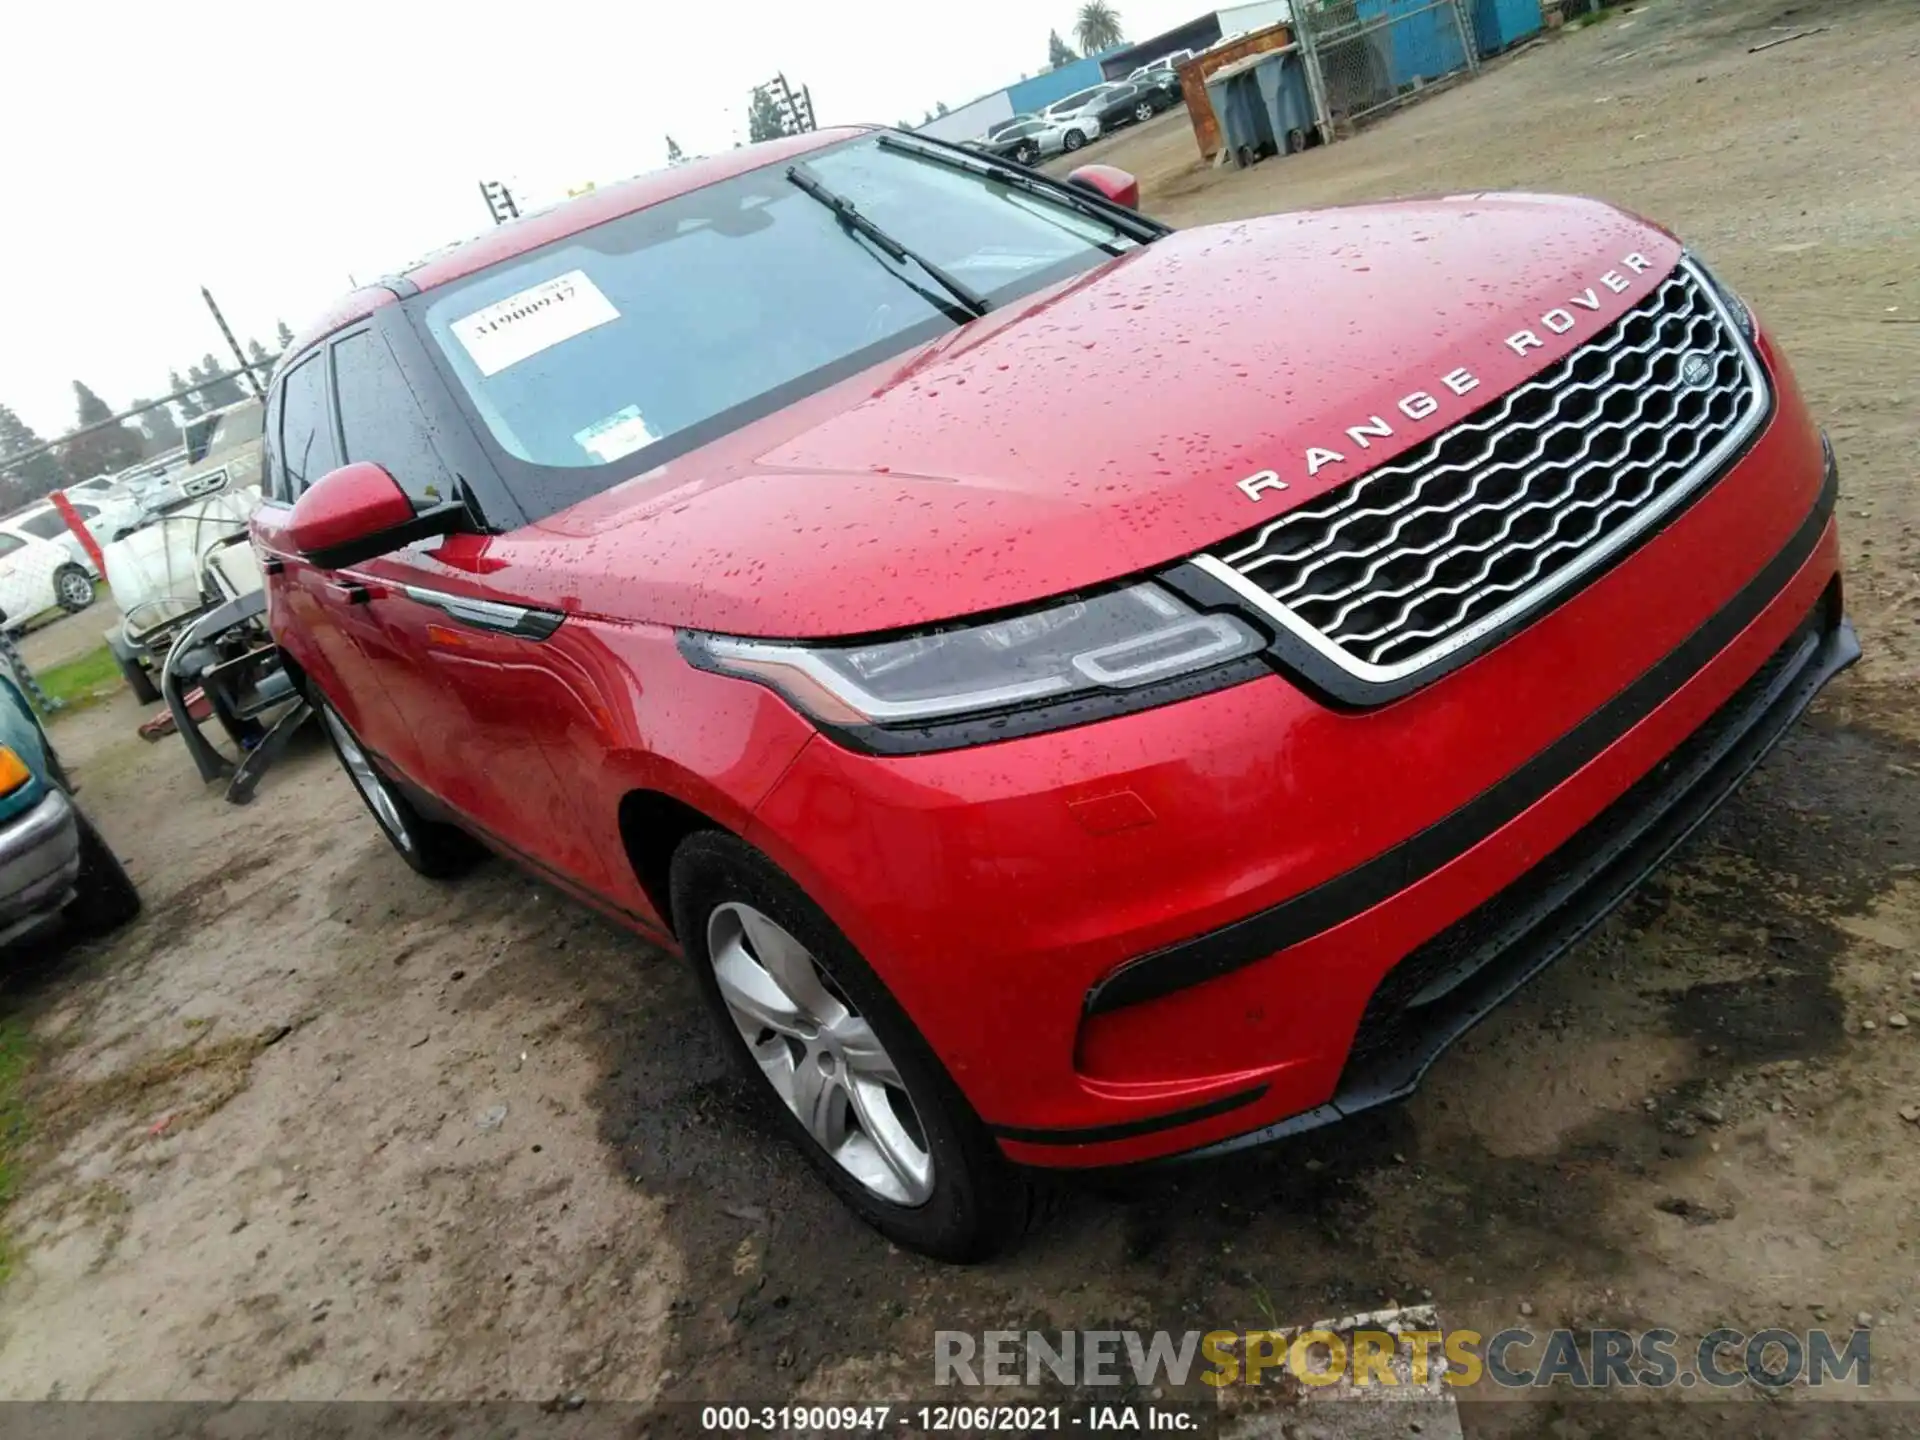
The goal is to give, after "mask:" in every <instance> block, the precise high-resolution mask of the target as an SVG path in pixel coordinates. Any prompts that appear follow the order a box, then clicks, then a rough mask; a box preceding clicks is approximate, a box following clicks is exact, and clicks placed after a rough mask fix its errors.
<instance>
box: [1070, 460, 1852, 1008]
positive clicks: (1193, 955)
mask: <svg viewBox="0 0 1920 1440" xmlns="http://www.w3.org/2000/svg"><path fill="white" fill-rule="evenodd" d="M1838 492H1839V475H1838V472H1837V470H1836V469H1835V467H1834V465H1833V463H1832V457H1831V452H1829V456H1828V464H1827V470H1826V476H1825V479H1824V480H1823V482H1822V484H1821V486H1820V494H1819V498H1818V499H1817V500H1816V501H1815V502H1814V505H1813V509H1812V510H1810V511H1809V512H1808V513H1807V517H1806V519H1805V520H1803V521H1802V522H1801V524H1800V528H1799V529H1798V530H1796V531H1795V532H1794V535H1793V538H1792V539H1791V540H1789V541H1788V542H1787V544H1786V546H1785V548H1783V549H1782V550H1781V551H1780V552H1779V553H1778V554H1777V555H1775V556H1774V557H1773V559H1771V560H1770V561H1768V562H1767V564H1766V565H1765V567H1764V568H1762V569H1761V571H1760V573H1759V574H1758V575H1756V576H1754V577H1753V579H1752V580H1750V581H1748V582H1747V584H1746V586H1745V587H1744V588H1743V589H1742V590H1741V591H1740V593H1739V594H1737V595H1735V596H1734V597H1733V599H1732V600H1730V601H1729V602H1728V603H1727V604H1726V605H1725V606H1723V607H1722V608H1721V609H1720V610H1719V611H1718V612H1717V613H1716V614H1714V615H1713V616H1712V617H1711V618H1709V619H1708V620H1707V621H1706V623H1705V624H1703V625H1701V626H1700V628H1699V629H1697V630H1695V631H1694V632H1693V634H1691V635H1689V636H1688V637H1687V638H1686V639H1685V640H1684V641H1682V642H1681V644H1680V645H1679V646H1678V647H1677V648H1675V649H1674V650H1672V651H1670V652H1668V654H1667V655H1666V656H1665V657H1663V658H1662V659H1661V660H1660V661H1659V662H1658V663H1657V664H1655V665H1654V666H1653V668H1652V669H1650V670H1648V671H1647V672H1646V673H1645V674H1643V675H1641V676H1640V677H1639V679H1637V680H1635V681H1634V682H1633V683H1632V684H1630V685H1628V686H1627V687H1626V688H1625V689H1624V690H1622V691H1620V693H1619V694H1617V695H1615V696H1614V697H1613V698H1612V699H1611V700H1609V701H1608V702H1607V703H1606V704H1604V705H1602V706H1601V707H1600V708H1599V709H1598V710H1596V711H1594V712H1593V714H1591V715H1589V716H1588V717H1587V718H1586V719H1585V720H1583V721H1581V722H1580V723H1579V724H1578V725H1576V726H1575V727H1574V728H1573V729H1571V730H1569V731H1568V732H1567V733H1566V734H1565V735H1563V736H1561V737H1560V738H1559V739H1558V740H1556V741H1554V742H1553V743H1552V744H1551V745H1549V746H1548V747H1547V748H1546V749H1545V750H1542V751H1541V752H1540V753H1539V754H1537V755H1535V756H1534V757H1533V758H1532V759H1531V760H1529V761H1527V762H1526V763H1525V764H1524V765H1522V766H1521V767H1520V768H1519V769H1517V770H1515V771H1514V772H1513V773H1512V774H1511V775H1509V776H1507V777H1506V778H1505V779H1504V780H1501V781H1500V782H1498V783H1497V784H1495V785H1492V786H1490V787H1489V788H1487V789H1486V790H1483V791H1481V792H1480V794H1478V795H1476V796H1474V798H1473V799H1471V800H1469V801H1467V802H1466V804H1464V805H1462V806H1460V808H1459V809H1457V810H1455V811H1454V812H1453V813H1452V814H1450V815H1446V816H1443V817H1442V818H1441V819H1439V820H1436V821H1435V822H1434V823H1433V824H1431V825H1429V826H1428V827H1427V828H1426V829H1425V830H1422V831H1420V832H1419V833H1418V834H1416V835H1412V836H1409V837H1408V838H1407V839H1405V840H1403V841H1401V842H1400V843H1399V844H1397V845H1394V846H1393V847H1391V848H1390V849H1387V850H1384V851H1382V852H1381V853H1380V854H1379V855H1376V856H1375V857H1374V858H1373V859H1371V860H1368V861H1366V862H1364V863H1363V864H1360V865H1356V866H1355V867H1354V868H1353V869H1351V870H1348V871H1346V872H1345V873H1343V874H1340V875H1336V876H1334V877H1333V878H1332V879H1330V880H1326V881H1323V882H1322V883H1321V884H1319V885H1316V886H1314V887H1313V888H1312V889H1311V890H1308V891H1305V892H1304V893H1302V894H1299V895H1296V896H1294V897H1293V898H1292V899H1290V900H1284V901H1282V902H1281V903H1280V904H1278V905H1275V906H1273V907H1272V908H1271V909H1268V910H1263V911H1261V912H1260V913H1259V914H1257V915H1250V916H1248V917H1247V918H1246V919H1244V920H1237V921H1235V922H1233V923H1232V924H1230V925H1225V926H1222V927H1221V928H1220V929H1218V930H1214V931H1212V932H1210V933H1208V934H1205V935H1198V936H1195V937H1194V938H1193V939H1191V940H1185V941H1182V942H1181V943H1179V944H1177V945H1170V946H1168V947H1167V948H1166V949H1164V950H1158V951H1155V952H1154V953H1152V954H1150V955H1143V956H1141V957H1140V958H1139V959H1137V960H1133V961H1130V962H1128V963H1127V964H1126V965H1124V966H1122V967H1121V968H1120V969H1118V970H1116V971H1115V972H1114V973H1113V974H1111V975H1109V976H1108V977H1107V978H1106V979H1105V980H1103V981H1101V982H1100V983H1099V984H1098V985H1096V986H1095V987H1094V988H1093V989H1092V990H1091V991H1090V992H1088V995H1087V999H1086V1010H1087V1013H1088V1014H1099V1013H1101V1012H1103V1011H1108V1010H1117V1009H1119V1008H1121V1007H1122V1006H1125V1005H1137V1004H1140V1003H1141V1002H1142V1001H1146V1000H1155V999H1158V998H1160V997H1161V996H1163V995H1170V994H1172V993H1173V992H1174V991H1176V990H1182V989H1185V988H1187V987H1188V986H1190V985H1198V984H1200V983H1201V982H1202V981H1206V980H1212V979H1215V978H1217V977H1219V976H1221V975H1226V974H1229V973H1231V972H1232V971H1235V970H1238V969H1240V968H1241V967H1242V966H1246V965H1251V964H1253V963H1254V962H1255V961H1258V960H1262V959H1265V958H1266V957H1267V956H1269V955H1272V954H1274V953H1275V952H1276V951H1280V950H1284V949H1286V948H1287V947H1288V946H1290V945H1297V944H1299V943H1300V942H1301V941H1302V940H1305V939H1307V938H1309V937H1310V936H1313V935H1317V934H1319V933H1320V932H1321V931H1323V930H1331V929H1332V928H1333V927H1334V926H1336V925H1340V924H1343V923H1344V922H1346V921H1348V920H1351V919H1352V918H1353V917H1354V916H1356V915H1359V914H1361V913H1362V912H1364V911H1366V910H1369V909H1371V908H1372V907H1373V906H1375V905H1377V904H1379V903H1380V902H1381V901H1383V900H1386V899H1388V898H1389V897H1391V896H1393V895H1397V894H1399V893H1400V892H1401V891H1402V890H1405V889H1406V888H1407V887H1408V886H1409V885H1412V884H1413V883H1415V882H1416V881H1418V880H1420V879H1422V878H1423V877H1425V876H1427V875H1430V874H1432V873H1433V872H1434V871H1435V870H1438V869H1440V868H1441V867H1442V866H1443V865H1446V864H1448V863H1449V862H1451V861H1452V860H1454V859H1456V858H1457V857H1459V856H1460V855H1462V854H1464V853H1465V852H1466V851H1468V850H1470V849H1472V848H1473V847H1474V846H1475V845H1477V844H1479V843H1480V842H1481V841H1482V840H1484V839H1486V837H1487V836H1489V835H1491V834H1493V832H1494V831H1496V830H1498V829H1499V828H1500V827H1501V826H1503V825H1505V824H1507V823H1508V822H1509V821H1511V820H1513V819H1514V818H1515V817H1516V816H1518V815H1520V814H1522V813H1523V812H1524V811H1526V810H1527V809H1529V808H1530V807H1531V806H1533V805H1535V804H1537V803H1538V802H1539V801H1540V800H1541V799H1542V798H1543V797H1544V796H1546V795H1547V794H1548V793H1549V792H1551V791H1552V790H1553V789H1554V788H1555V787H1557V786H1559V785H1561V784H1563V783H1564V782H1565V781H1566V780H1567V778H1568V777H1569V776H1571V775H1572V774H1573V773H1574V772H1575V771H1577V770H1579V769H1580V768H1581V767H1582V766H1583V765H1585V764H1586V763H1587V762H1588V761H1590V760H1592V759H1593V758H1594V757H1595V756H1596V755H1598V754H1599V753H1600V752H1601V751H1603V750H1605V749H1606V748H1607V747H1608V746H1609V745H1611V744H1613V742H1614V741H1616V740H1618V739H1619V738H1620V737H1621V736H1622V735H1624V734H1626V733H1627V732H1628V731H1629V730H1631V729H1632V728H1633V727H1634V726H1636V725H1638V724H1639V723H1640V722H1641V721H1642V720H1644V719H1646V717H1647V716H1648V715H1650V714H1652V713H1653V711H1654V710H1656V709H1658V708H1659V706H1660V705H1661V704H1662V703H1663V702H1664V701H1665V700H1666V699H1667V698H1668V697H1669V696H1671V695H1672V694H1673V693H1674V692H1675V691H1677V690H1678V689H1680V687H1681V686H1682V685H1684V684H1685V683H1686V682H1687V681H1688V680H1689V679H1691V678H1692V677H1693V675H1694V674H1696V673H1697V672H1698V671H1699V670H1700V669H1701V668H1702V667H1704V666H1705V665H1706V664H1707V662H1708V661H1710V660H1711V659H1713V657H1714V656H1715V655H1718V654H1719V653H1720V652H1721V651H1722V650H1724V649H1725V648H1726V647H1727V646H1728V645H1729V644H1731V643H1732V641H1733V639H1734V637H1735V636H1736V635H1738V634H1739V633H1740V632H1741V631H1742V630H1744V629H1745V628H1746V627H1747V626H1748V625H1749V624H1751V623H1752V622H1753V620H1754V619H1755V617H1757V616H1758V615H1759V614H1760V612H1761V611H1763V610H1765V609H1766V607H1767V605H1768V604H1769V603H1771V601H1772V600H1773V598H1774V597H1775V596H1776V595H1778V594H1779V593H1780V591H1781V590H1782V589H1783V588H1785V586H1786V584H1787V582H1788V581H1790V580H1791V579H1792V578H1793V577H1794V575H1795V574H1796V573H1797V572H1798V571H1799V569H1800V567H1801V566H1802V565H1804V564H1805V563H1806V560H1807V557H1808V556H1809V555H1811V554H1812V553H1813V551H1814V547H1815V546H1816V545H1818V544H1819V542H1820V537H1821V535H1822V534H1824V533H1825V531H1826V528H1827V521H1828V519H1829V517H1830V516H1831V515H1832V514H1833V507H1834V500H1835V497H1836V495H1837V494H1838Z"/></svg>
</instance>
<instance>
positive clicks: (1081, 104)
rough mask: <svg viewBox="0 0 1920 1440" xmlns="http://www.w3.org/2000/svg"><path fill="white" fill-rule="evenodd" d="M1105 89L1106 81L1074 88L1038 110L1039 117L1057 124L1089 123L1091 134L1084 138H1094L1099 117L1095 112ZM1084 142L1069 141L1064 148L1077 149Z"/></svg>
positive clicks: (1098, 126) (1098, 129) (1097, 131)
mask: <svg viewBox="0 0 1920 1440" xmlns="http://www.w3.org/2000/svg"><path fill="white" fill-rule="evenodd" d="M1107 89H1108V82H1102V83H1101V84H1099V85H1089V86H1088V87H1087V88H1086V89H1084V90H1076V91H1074V92H1073V94H1071V95H1068V96H1066V97H1065V98H1064V99H1060V100H1056V101H1054V102H1053V104H1051V105H1049V106H1047V107H1046V109H1044V110H1042V111H1041V112H1040V114H1041V117H1042V118H1043V119H1047V120H1051V121H1053V122H1054V123H1055V124H1059V125H1066V126H1075V125H1082V126H1084V125H1091V126H1092V127H1093V134H1092V135H1089V136H1087V137H1086V140H1091V139H1095V138H1097V137H1098V136H1099V134H1100V117H1099V115H1098V114H1097V113H1096V112H1097V109H1098V107H1099V103H1100V97H1101V96H1102V95H1104V94H1105V93H1106V91H1107ZM1084 143H1086V142H1085V140H1081V141H1077V142H1075V141H1069V142H1068V143H1067V144H1066V146H1065V148H1066V149H1068V150H1077V149H1079V148H1080V146H1081V145H1082V144H1084Z"/></svg>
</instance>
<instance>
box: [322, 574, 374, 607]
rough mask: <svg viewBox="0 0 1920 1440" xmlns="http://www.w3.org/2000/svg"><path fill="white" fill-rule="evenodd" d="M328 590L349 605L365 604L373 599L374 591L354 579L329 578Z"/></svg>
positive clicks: (334, 596)
mask: <svg viewBox="0 0 1920 1440" xmlns="http://www.w3.org/2000/svg"><path fill="white" fill-rule="evenodd" d="M327 590H328V592H329V593H330V594H331V595H332V596H333V598H334V599H336V600H339V601H341V602H342V603H343V604H347V605H364V604H366V603H367V602H368V601H369V600H371V599H373V591H371V590H369V589H368V588H367V587H366V586H364V585H360V584H356V583H355V582H354V581H352V580H329V581H328V582H327Z"/></svg>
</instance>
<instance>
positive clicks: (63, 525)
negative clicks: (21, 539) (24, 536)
mask: <svg viewBox="0 0 1920 1440" xmlns="http://www.w3.org/2000/svg"><path fill="white" fill-rule="evenodd" d="M20 528H21V529H22V530H24V531H26V532H27V533H28V534H29V535H38V536H39V537H40V538H41V539H42V540H51V539H53V537H54V536H56V535H64V534H66V533H67V522H66V521H65V520H63V519H61V518H60V512H59V511H58V510H41V511H38V512H36V513H34V514H32V515H29V516H27V518H26V519H24V520H22V521H21V522H20Z"/></svg>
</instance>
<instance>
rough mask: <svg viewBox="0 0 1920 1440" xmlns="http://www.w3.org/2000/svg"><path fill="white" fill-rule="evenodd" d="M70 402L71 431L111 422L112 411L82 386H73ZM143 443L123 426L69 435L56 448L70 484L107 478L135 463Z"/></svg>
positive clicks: (74, 384)
mask: <svg viewBox="0 0 1920 1440" xmlns="http://www.w3.org/2000/svg"><path fill="white" fill-rule="evenodd" d="M73 398H74V402H75V406H76V409H77V410H78V413H79V418H78V421H77V422H76V424H75V425H74V431H82V430H87V429H88V427H89V426H93V425H101V424H103V423H104V422H105V421H108V420H111V419H112V418H113V407H112V406H110V405H108V404H107V402H106V401H104V400H102V399H101V398H100V397H99V396H98V395H96V394H94V393H93V391H92V390H90V389H88V388H87V386H86V384H85V383H84V382H82V381H79V380H76V381H74V382H73ZM144 443H145V437H144V436H142V435H141V434H140V432H139V431H137V430H134V429H132V428H131V427H129V426H128V425H126V424H124V423H122V424H118V425H107V426H106V427H105V428H104V429H100V430H92V431H90V432H89V433H87V434H84V435H82V434H75V433H73V432H69V438H68V439H67V440H66V441H65V442H64V443H63V444H62V445H61V447H60V449H61V457H60V458H61V465H62V467H63V468H64V469H65V470H66V472H67V475H68V477H69V478H70V479H73V480H86V479H90V478H91V477H93V476H95V475H111V474H113V473H115V472H116V471H120V470H124V469H126V468H127V467H128V466H129V465H131V464H133V463H134V462H135V461H137V460H138V459H139V458H140V452H141V449H142V447H143V445H144Z"/></svg>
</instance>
